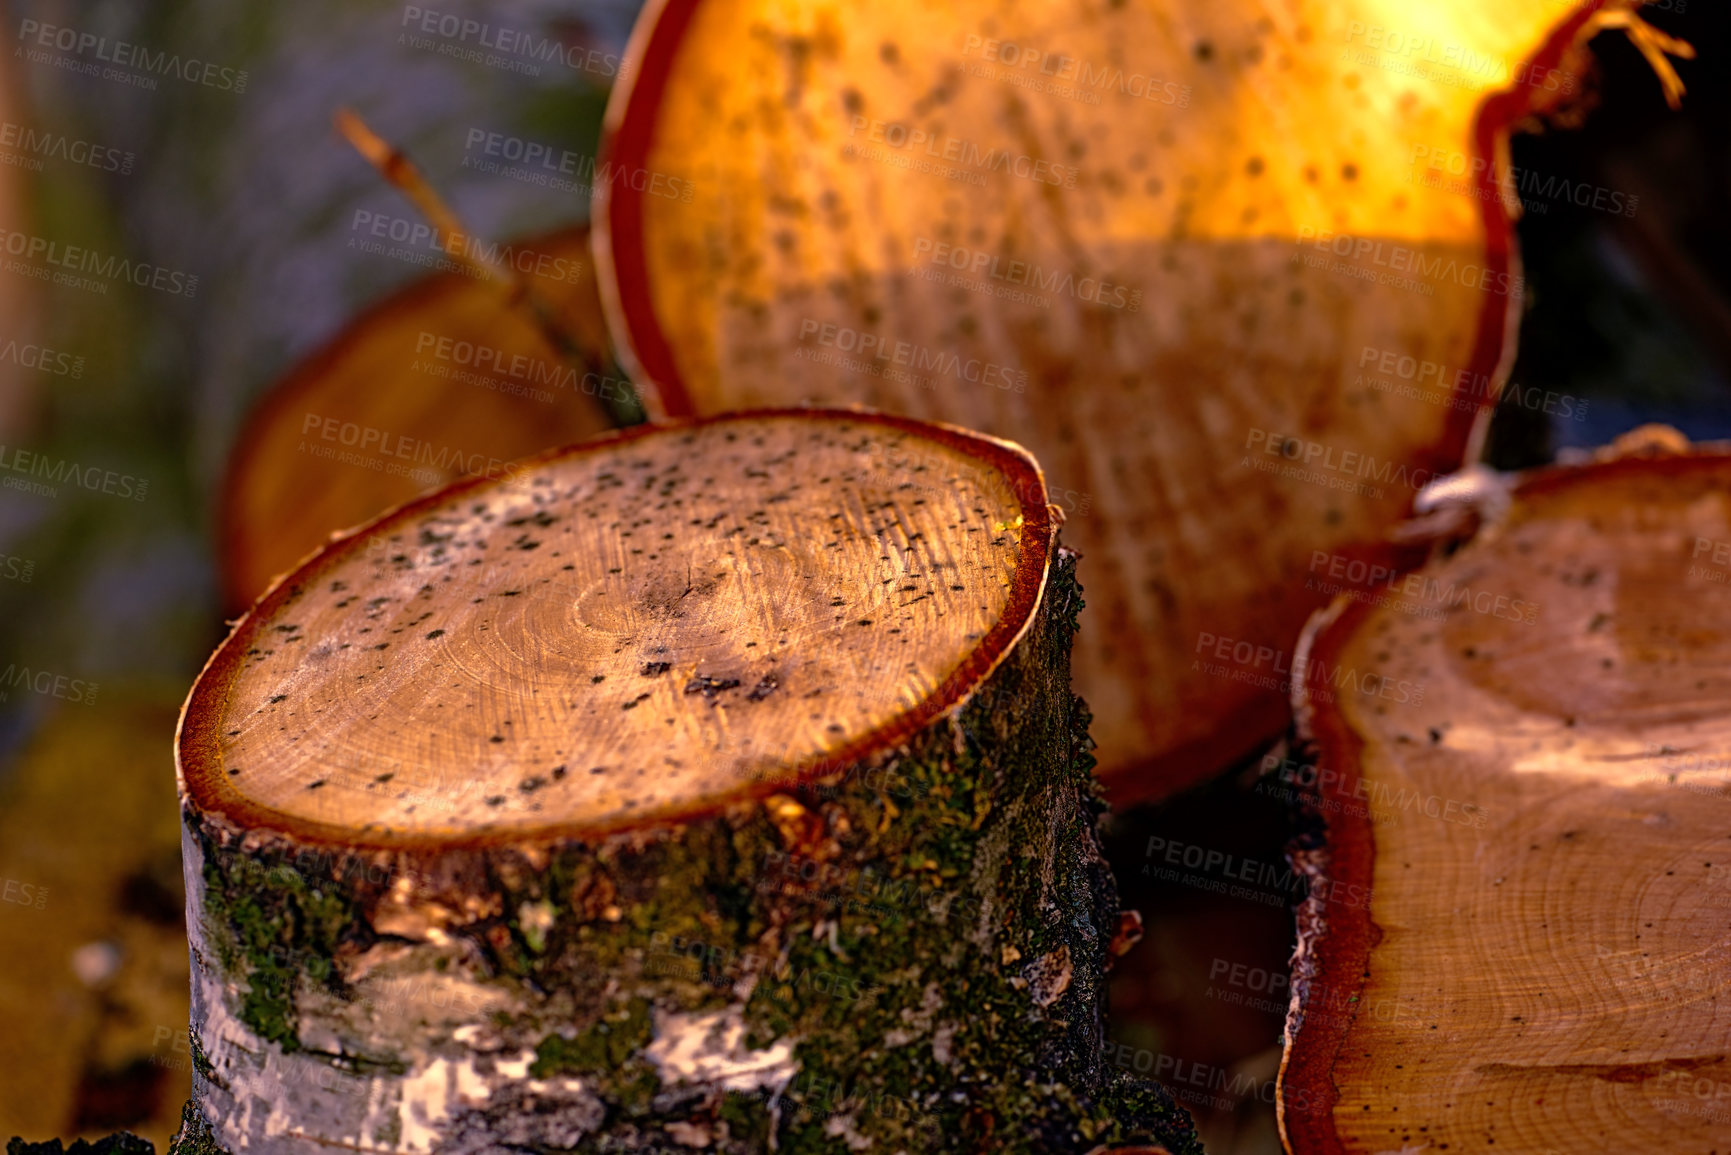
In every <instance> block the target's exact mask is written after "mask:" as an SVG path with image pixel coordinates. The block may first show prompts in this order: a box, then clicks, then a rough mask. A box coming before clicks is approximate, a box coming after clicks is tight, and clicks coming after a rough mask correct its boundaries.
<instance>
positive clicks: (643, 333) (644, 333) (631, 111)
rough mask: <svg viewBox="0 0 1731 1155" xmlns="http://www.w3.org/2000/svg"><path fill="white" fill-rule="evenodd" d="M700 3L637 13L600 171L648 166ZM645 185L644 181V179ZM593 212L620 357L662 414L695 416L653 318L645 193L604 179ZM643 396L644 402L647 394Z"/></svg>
mask: <svg viewBox="0 0 1731 1155" xmlns="http://www.w3.org/2000/svg"><path fill="white" fill-rule="evenodd" d="M699 2H700V0H651V3H650V4H649V6H648V7H646V8H645V9H644V10H643V12H642V14H641V15H639V16H638V18H637V24H636V27H635V28H634V29H633V30H632V35H631V41H630V43H629V44H627V45H626V48H625V59H624V60H623V61H621V62H620V65H619V72H620V75H621V76H624V77H628V79H627V80H625V81H624V82H622V83H621V84H619V85H617V86H615V87H614V89H613V94H612V96H611V97H610V98H609V100H608V102H607V114H606V119H605V123H604V125H603V128H602V133H601V145H600V147H599V148H598V149H597V150H596V151H597V152H598V153H599V155H600V157H601V161H602V163H601V164H598V165H597V166H596V167H597V168H598V169H599V170H600V171H602V172H605V173H609V174H611V173H614V172H626V173H632V172H637V171H639V170H640V169H646V168H648V167H649V154H650V152H651V151H652V150H653V149H654V147H655V126H656V122H657V120H658V119H659V114H660V110H661V100H662V97H664V96H665V95H666V93H667V83H668V81H669V80H670V79H671V78H672V76H673V61H674V58H675V57H677V56H678V55H679V46H680V44H681V43H682V42H683V41H684V40H685V32H686V29H687V28H689V27H690V25H691V17H692V16H693V15H694V14H695V13H696V11H697V5H698V3H699ZM642 183H643V185H644V187H645V188H648V187H649V183H650V182H647V181H645V182H642ZM596 199H597V200H598V201H599V202H600V203H599V204H598V205H596V206H595V207H596V208H598V209H599V210H600V211H599V212H592V213H591V219H592V221H593V222H594V229H595V257H596V262H595V264H596V267H595V273H596V278H597V279H598V280H599V282H600V284H601V301H602V305H603V307H604V311H605V312H606V314H607V326H608V328H609V329H610V330H612V333H613V343H614V345H615V347H616V351H617V353H618V356H619V358H620V359H621V361H622V362H623V363H625V364H626V365H627V366H628V367H629V368H630V370H631V375H632V376H633V377H635V378H636V379H637V384H638V386H639V390H640V392H647V393H649V394H652V395H653V402H652V403H653V404H655V405H656V406H657V407H658V408H659V409H660V411H661V413H662V414H664V415H668V416H676V417H684V416H691V415H693V407H692V404H691V395H690V393H689V391H688V390H687V388H686V385H685V379H684V378H683V377H682V376H681V375H680V372H679V364H678V362H677V361H676V360H675V359H674V356H673V347H672V345H671V344H669V343H668V340H667V334H666V332H665V331H663V329H662V328H661V323H660V321H659V319H658V318H657V317H656V315H655V302H654V299H653V297H652V296H651V295H650V291H649V263H648V256H647V252H646V249H645V247H644V243H643V204H644V202H643V197H642V196H641V195H640V194H639V193H637V192H636V191H635V190H633V189H632V187H631V182H630V181H615V180H611V179H609V180H608V182H607V184H606V185H605V187H604V188H603V190H602V191H601V193H600V195H599V196H598V197H597V198H596ZM646 401H647V399H646Z"/></svg>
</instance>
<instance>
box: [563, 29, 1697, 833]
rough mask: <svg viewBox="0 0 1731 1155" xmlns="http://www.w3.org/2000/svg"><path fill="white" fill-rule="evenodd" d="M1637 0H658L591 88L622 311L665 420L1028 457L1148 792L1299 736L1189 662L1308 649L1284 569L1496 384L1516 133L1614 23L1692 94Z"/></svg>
mask: <svg viewBox="0 0 1731 1155" xmlns="http://www.w3.org/2000/svg"><path fill="white" fill-rule="evenodd" d="M1625 7H1626V6H1625V5H1622V4H1616V3H1613V4H1608V5H1602V6H1601V5H1597V4H1595V5H1591V6H1578V5H1577V3H1576V0H1540V2H1537V3H1530V4H1521V5H1513V6H1511V5H1510V4H1508V3H1506V2H1504V0H1455V2H1451V3H1449V4H1446V5H1440V6H1438V5H1431V6H1422V5H1421V6H1417V7H1414V6H1411V5H1408V6H1403V7H1401V8H1399V10H1398V11H1397V10H1395V9H1390V8H1387V7H1386V6H1383V5H1380V4H1374V3H1369V2H1368V0H1353V2H1352V3H1347V4H1323V3H1318V2H1312V0H1306V2H1304V3H1299V4H1296V5H1293V6H1291V7H1288V8H1283V9H1281V10H1280V12H1278V13H1275V12H1272V11H1270V10H1269V8H1268V6H1267V5H1266V4H1263V3H1260V2H1254V3H1242V2H1226V3H1220V2H1213V3H1203V4H1198V3H1194V2H1191V0H1184V2H1182V3H1176V2H1172V0H1142V2H1136V3H1126V4H1110V5H1099V4H1094V3H1080V2H1075V3H1062V4H1029V5H1020V6H1015V7H1006V6H1004V5H1001V4H996V3H964V4H957V5H947V6H942V7H933V6H931V5H928V4H923V3H914V4H897V3H885V2H883V0H870V2H858V0H824V2H820V3H807V4H797V5H786V4H779V5H778V4H769V3H749V2H743V0H726V2H724V0H666V2H665V3H660V4H655V5H651V6H650V7H649V8H648V9H647V10H646V14H645V17H644V22H643V23H642V24H640V26H639V27H638V28H637V30H636V33H635V35H634V37H633V40H632V46H631V50H630V53H629V59H628V62H627V66H626V67H625V68H624V69H622V74H623V75H624V76H625V77H626V79H625V80H624V81H622V83H621V84H620V85H619V86H618V87H617V88H616V89H615V90H614V93H613V100H612V104H611V105H610V107H609V112H608V116H609V127H610V138H609V142H608V150H609V151H608V153H607V170H608V174H609V179H608V180H607V182H606V186H605V188H604V189H602V190H600V191H601V192H602V193H604V195H598V200H597V209H596V214H595V220H596V228H597V236H596V241H597V256H598V259H599V261H600V264H601V276H602V286H601V287H602V294H603V300H604V301H605V302H606V303H607V305H608V308H609V321H610V323H611V324H612V325H613V328H614V331H615V333H616V335H617V338H618V340H619V343H620V344H621V345H622V346H624V353H625V355H626V356H627V359H628V360H629V361H631V362H632V363H633V364H634V366H635V368H636V370H637V371H638V376H639V377H640V379H641V381H642V382H643V384H644V385H645V387H646V388H649V389H651V390H652V391H653V392H654V393H655V394H656V395H657V397H658V398H659V404H660V405H661V406H662V407H663V408H664V409H665V410H666V411H667V412H670V413H690V412H696V413H708V412H715V411H720V410H726V409H730V408H735V407H738V406H742V405H767V404H789V403H793V402H796V401H811V402H816V403H820V404H838V403H843V402H862V403H865V404H868V405H871V406H874V407H876V408H880V409H886V410H890V411H894V412H902V413H907V414H908V415H910V416H915V417H925V418H930V419H934V420H942V421H953V422H956V423H959V424H963V425H966V426H968V427H970V428H974V429H980V430H983V431H985V432H988V433H993V434H997V435H1000V436H1005V437H1012V438H1014V439H1016V440H1017V441H1020V442H1022V443H1024V444H1026V445H1028V446H1029V447H1030V448H1031V449H1032V450H1033V451H1034V452H1035V454H1036V456H1038V457H1039V459H1040V461H1041V463H1042V465H1043V466H1044V468H1045V469H1046V470H1047V472H1048V474H1049V475H1050V477H1051V481H1052V492H1053V494H1054V499H1055V500H1058V501H1059V502H1060V503H1061V504H1063V505H1064V506H1065V508H1066V512H1067V513H1069V514H1070V515H1071V518H1070V522H1069V530H1068V532H1069V534H1070V536H1071V540H1072V541H1073V542H1074V543H1075V544H1076V545H1077V547H1078V548H1079V549H1080V550H1081V551H1082V553H1083V554H1084V556H1086V557H1087V558H1088V559H1089V569H1090V572H1091V574H1092V576H1091V577H1090V579H1089V588H1090V591H1091V592H1090V600H1091V602H1092V603H1093V606H1094V618H1095V620H1096V621H1097V622H1099V623H1100V624H1101V628H1100V629H1097V630H1091V631H1084V633H1083V635H1082V637H1081V638H1080V639H1079V640H1078V643H1077V682H1078V688H1079V689H1080V690H1081V692H1082V694H1083V696H1084V697H1086V698H1087V699H1088V700H1089V702H1090V703H1092V705H1093V707H1094V709H1095V713H1096V730H1097V733H1096V735H1095V737H1096V739H1097V740H1098V741H1099V743H1100V747H1101V755H1100V757H1101V773H1102V776H1103V777H1104V778H1105V779H1106V780H1107V782H1108V784H1109V785H1110V786H1111V787H1112V790H1113V792H1114V797H1115V798H1116V799H1119V800H1126V801H1127V800H1130V799H1133V798H1136V797H1144V796H1146V797H1152V796H1157V795H1162V794H1167V793H1171V792H1172V791H1175V790H1177V789H1180V788H1182V787H1184V786H1186V785H1189V784H1192V783H1194V782H1196V781H1197V780H1198V779H1200V778H1201V777H1204V776H1206V775H1208V774H1211V773H1213V772H1215V771H1217V770H1219V769H1220V768H1222V767H1223V766H1224V765H1225V764H1226V763H1227V762H1229V761H1230V760H1232V759H1234V758H1238V757H1242V756H1244V755H1246V754H1248V753H1250V752H1252V751H1254V750H1255V749H1256V748H1257V747H1258V746H1259V745H1260V744H1261V743H1263V742H1264V741H1265V740H1267V739H1270V738H1272V737H1274V736H1275V735H1276V734H1277V733H1278V732H1279V731H1281V730H1282V729H1283V728H1284V727H1285V725H1286V721H1287V704H1286V687H1285V686H1284V685H1283V684H1282V680H1281V679H1280V678H1278V677H1275V676H1271V672H1270V663H1269V662H1267V661H1265V662H1263V664H1262V667H1261V668H1260V669H1257V670H1252V669H1243V668H1236V667H1235V668H1232V669H1230V670H1228V671H1227V672H1225V673H1221V674H1213V673H1206V672H1203V664H1202V663H1199V662H1198V658H1199V656H1200V655H1201V653H1202V652H1203V650H1204V649H1205V648H1206V647H1207V646H1209V645H1212V644H1215V643H1217V642H1218V641H1219V640H1220V639H1226V640H1227V641H1228V642H1229V643H1230V644H1236V643H1240V642H1242V643H1247V644H1248V645H1249V647H1250V651H1251V652H1253V653H1255V652H1259V651H1260V652H1264V653H1267V654H1270V655H1272V654H1275V653H1277V652H1282V651H1284V652H1285V653H1286V657H1287V658H1288V659H1290V646H1291V642H1292V639H1293V638H1294V637H1296V636H1297V634H1298V631H1299V630H1300V628H1302V626H1303V623H1304V621H1305V618H1306V617H1307V616H1308V615H1309V614H1310V613H1311V612H1312V611H1313V610H1314V609H1316V608H1318V607H1320V606H1321V605H1323V604H1324V603H1325V602H1326V600H1327V599H1326V598H1324V597H1321V596H1319V595H1317V594H1316V593H1315V592H1314V591H1313V590H1312V589H1311V588H1309V586H1308V585H1307V583H1306V582H1305V581H1304V580H1303V579H1302V578H1300V579H1299V580H1296V581H1295V580H1293V577H1292V575H1293V574H1295V573H1298V574H1302V573H1303V572H1304V568H1305V566H1306V565H1307V563H1308V562H1309V560H1310V558H1311V556H1312V554H1313V552H1314V551H1317V550H1320V551H1322V552H1324V553H1330V554H1332V553H1338V552H1341V551H1343V550H1346V549H1347V548H1349V547H1350V546H1351V545H1352V544H1353V543H1374V542H1376V541H1378V540H1379V539H1380V538H1381V537H1382V536H1383V533H1384V531H1385V530H1387V529H1388V528H1389V527H1390V526H1391V525H1393V524H1395V523H1396V522H1398V521H1399V520H1400V519H1401V518H1402V517H1403V516H1405V514H1406V512H1407V509H1408V506H1409V504H1410V501H1411V498H1412V497H1413V495H1414V493H1415V492H1416V491H1417V489H1418V488H1419V487H1420V486H1422V485H1423V483H1424V482H1426V481H1428V480H1429V479H1430V478H1431V477H1432V476H1434V475H1435V474H1436V473H1437V472H1438V471H1442V472H1447V471H1449V470H1451V469H1453V468H1455V466H1456V465H1458V464H1459V463H1460V462H1461V461H1462V460H1463V451H1465V450H1467V449H1468V445H1469V431H1470V429H1471V427H1472V425H1473V421H1474V418H1475V415H1476V414H1479V413H1482V412H1485V411H1487V410H1488V408H1489V406H1490V405H1491V404H1493V403H1494V401H1495V398H1496V395H1497V391H1498V389H1499V387H1500V386H1501V384H1502V382H1503V379H1504V377H1505V376H1506V373H1507V367H1508V365H1509V364H1510V363H1512V360H1513V350H1512V341H1513V332H1514V325H1513V324H1512V321H1513V320H1514V319H1518V317H1519V316H1520V311H1521V308H1522V302H1523V299H1524V281H1523V278H1522V274H1521V268H1520V263H1519V260H1518V257H1517V256H1516V254H1515V252H1514V235H1513V229H1512V227H1511V219H1510V214H1511V213H1512V212H1517V211H1518V195H1517V192H1516V184H1515V178H1514V175H1513V174H1512V172H1511V170H1510V169H1509V167H1508V162H1507V142H1508V135H1509V133H1510V131H1511V130H1512V129H1513V128H1515V127H1516V126H1531V125H1535V124H1537V123H1540V121H1541V120H1542V118H1544V117H1545V116H1548V115H1550V114H1552V113H1554V112H1556V111H1557V110H1559V109H1561V108H1564V107H1566V106H1569V105H1572V104H1574V103H1575V102H1576V101H1577V100H1578V99H1579V98H1580V97H1581V96H1582V95H1583V92H1584V89H1585V85H1586V77H1587V74H1588V72H1589V70H1590V60H1589V58H1588V56H1587V53H1586V50H1585V44H1586V42H1587V40H1588V39H1590V38H1591V37H1592V36H1593V35H1594V34H1595V33H1596V32H1597V30H1598V29H1600V28H1602V27H1606V26H1612V25H1617V26H1623V27H1627V28H1628V29H1629V30H1630V35H1631V36H1633V37H1635V38H1636V39H1637V42H1638V43H1640V44H1642V45H1643V47H1644V48H1650V49H1651V52H1650V55H1652V56H1653V57H1654V58H1655V59H1656V60H1657V61H1658V64H1657V65H1656V66H1657V67H1660V68H1661V69H1662V75H1663V76H1664V78H1665V80H1666V83H1667V89H1666V94H1667V96H1670V97H1673V98H1674V97H1675V94H1676V92H1675V90H1676V89H1677V88H1678V87H1680V86H1677V85H1676V84H1675V76H1674V74H1671V73H1670V72H1669V68H1668V66H1667V65H1665V64H1664V57H1663V50H1671V51H1677V50H1680V48H1679V46H1677V45H1675V44H1674V43H1672V42H1669V41H1664V40H1663V39H1662V38H1661V39H1659V40H1655V39H1654V37H1653V35H1652V34H1651V29H1649V28H1648V27H1647V26H1646V25H1644V24H1640V23H1639V22H1638V21H1634V20H1633V19H1632V18H1631V17H1630V16H1629V14H1628V13H1627V12H1626V11H1624V8H1625ZM1469 61H1470V62H1471V63H1467V62H1469ZM1469 456H1470V454H1469ZM1372 552H1374V547H1372ZM1367 556H1368V555H1367ZM1383 560H1386V558H1384V559H1383Z"/></svg>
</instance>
